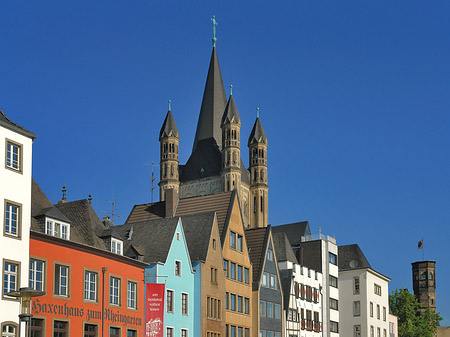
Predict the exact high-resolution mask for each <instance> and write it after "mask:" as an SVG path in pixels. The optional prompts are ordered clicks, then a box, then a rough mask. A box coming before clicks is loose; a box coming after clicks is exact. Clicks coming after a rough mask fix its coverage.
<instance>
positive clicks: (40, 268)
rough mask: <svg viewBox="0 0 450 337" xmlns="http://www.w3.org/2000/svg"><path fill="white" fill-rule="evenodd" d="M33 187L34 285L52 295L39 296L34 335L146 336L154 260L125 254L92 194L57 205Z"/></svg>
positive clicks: (31, 275) (31, 280) (58, 336)
mask: <svg viewBox="0 0 450 337" xmlns="http://www.w3.org/2000/svg"><path fill="white" fill-rule="evenodd" d="M33 187H34V188H33V206H34V209H33V218H32V231H31V235H30V271H29V275H30V277H29V279H30V284H29V285H30V286H31V287H33V288H35V289H37V290H43V291H45V292H46V295H45V296H42V297H37V298H35V299H34V300H33V303H32V314H33V320H32V324H31V329H32V336H34V337H40V336H57V337H68V336H76V337H79V336H85V337H87V336H111V337H113V336H114V337H116V336H122V337H125V336H127V337H128V336H129V337H134V336H142V335H143V327H144V301H143V299H144V269H145V267H147V266H148V265H147V264H146V263H144V262H141V261H138V260H135V259H131V258H128V257H125V256H123V255H122V247H123V238H122V237H120V236H119V235H118V234H117V233H115V231H114V229H113V228H114V227H112V226H111V227H109V226H108V223H107V222H106V224H105V223H102V221H100V219H99V218H98V217H97V215H96V214H95V212H94V210H93V209H92V207H91V205H90V203H89V202H88V201H87V200H79V201H73V202H60V203H58V204H56V205H51V203H50V202H49V201H48V199H47V198H46V197H45V195H43V193H42V191H40V189H39V187H38V186H37V185H36V186H33ZM36 192H38V193H37V194H36ZM49 205H50V206H49ZM42 206H44V207H42ZM46 206H47V207H46Z"/></svg>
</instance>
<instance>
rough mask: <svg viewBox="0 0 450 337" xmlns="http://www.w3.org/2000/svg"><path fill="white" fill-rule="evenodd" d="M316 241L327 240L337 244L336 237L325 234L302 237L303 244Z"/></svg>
mask: <svg viewBox="0 0 450 337" xmlns="http://www.w3.org/2000/svg"><path fill="white" fill-rule="evenodd" d="M315 240H325V241H329V242H332V243H334V244H336V238H335V237H334V236H329V235H324V234H320V233H319V234H312V235H305V236H302V242H306V241H315Z"/></svg>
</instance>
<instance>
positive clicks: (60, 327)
mask: <svg viewBox="0 0 450 337" xmlns="http://www.w3.org/2000/svg"><path fill="white" fill-rule="evenodd" d="M53 336H54V337H66V336H69V323H67V322H64V321H54V322H53ZM111 336H115V335H111ZM117 336H118V335H117Z"/></svg>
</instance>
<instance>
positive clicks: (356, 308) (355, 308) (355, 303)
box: [353, 301, 361, 316]
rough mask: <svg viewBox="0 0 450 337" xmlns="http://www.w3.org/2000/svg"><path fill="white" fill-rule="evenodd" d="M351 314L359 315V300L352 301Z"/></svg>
mask: <svg viewBox="0 0 450 337" xmlns="http://www.w3.org/2000/svg"><path fill="white" fill-rule="evenodd" d="M353 316H361V301H353Z"/></svg>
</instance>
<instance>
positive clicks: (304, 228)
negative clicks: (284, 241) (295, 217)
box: [272, 221, 311, 247]
mask: <svg viewBox="0 0 450 337" xmlns="http://www.w3.org/2000/svg"><path fill="white" fill-rule="evenodd" d="M280 232H283V233H286V235H287V238H288V239H289V242H290V244H291V247H299V246H300V244H301V243H302V236H307V235H311V231H310V229H309V223H308V221H300V222H294V223H290V224H286V225H278V226H273V227H272V233H280Z"/></svg>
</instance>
